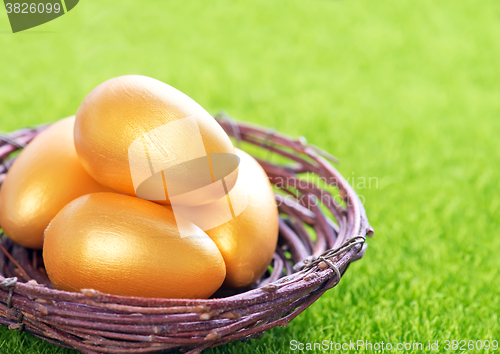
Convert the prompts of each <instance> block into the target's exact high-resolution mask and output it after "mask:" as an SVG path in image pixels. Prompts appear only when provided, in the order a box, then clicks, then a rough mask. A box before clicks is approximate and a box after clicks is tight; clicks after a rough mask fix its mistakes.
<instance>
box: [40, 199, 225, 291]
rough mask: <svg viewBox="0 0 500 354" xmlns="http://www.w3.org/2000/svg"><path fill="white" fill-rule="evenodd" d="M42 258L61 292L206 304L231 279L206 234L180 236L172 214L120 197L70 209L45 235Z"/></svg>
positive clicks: (87, 201) (75, 203) (73, 204)
mask: <svg viewBox="0 0 500 354" xmlns="http://www.w3.org/2000/svg"><path fill="white" fill-rule="evenodd" d="M43 259H44V263H45V268H46V270H47V274H48V276H49V278H50V280H51V282H52V284H53V285H54V286H55V287H56V288H57V289H60V290H66V291H80V290H81V289H95V290H98V291H101V292H104V293H109V294H115V295H124V296H141V297H159V298H208V297H209V296H210V295H212V294H213V293H214V292H215V291H216V290H217V289H218V288H219V287H220V285H221V284H222V282H223V281H224V277H225V274H226V269H225V265H224V260H223V259H222V256H221V254H220V252H219V250H218V249H217V246H216V245H215V243H214V242H213V241H212V240H211V239H210V238H209V237H208V236H207V234H206V233H204V232H203V231H202V230H201V229H200V228H198V227H196V226H195V225H194V224H191V230H190V234H189V235H188V236H184V237H182V236H181V235H180V234H179V231H178V229H177V225H176V219H175V218H174V214H173V213H172V211H171V210H170V209H168V208H167V207H163V206H161V205H158V204H155V203H153V202H149V201H146V200H142V199H139V198H136V197H131V196H127V195H122V194H116V193H94V194H89V195H85V196H82V197H80V198H78V199H75V200H74V201H72V202H71V203H69V204H68V205H67V206H65V207H64V208H63V209H62V210H61V211H60V212H59V213H58V214H57V215H56V217H55V218H54V219H53V220H52V222H51V223H50V225H49V227H48V228H47V229H46V230H45V242H44V245H43Z"/></svg>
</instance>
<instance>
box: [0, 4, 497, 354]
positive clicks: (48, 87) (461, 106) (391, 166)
mask: <svg viewBox="0 0 500 354" xmlns="http://www.w3.org/2000/svg"><path fill="white" fill-rule="evenodd" d="M2 11H3V10H2ZM499 58H500V2H498V1H496V0H486V1H481V2H480V3H479V2H478V1H472V0H461V1H451V0H449V1H444V0H443V1H431V0H421V1H418V2H417V1H406V0H397V1H396V0H388V1H382V2H380V1H366V0H365V1H361V0H342V1H337V0H301V1H297V0H286V1H285V0H276V1H269V0H267V1H266V0H257V1H252V2H248V1H247V2H245V1H239V0H237V1H222V0H212V1H203V0H192V1H179V0H168V1H167V0H163V1H153V0H150V1H144V2H141V1H119V2H118V1H109V0H101V1H97V0H94V1H90V0H83V1H81V2H80V4H79V5H78V6H77V7H76V8H75V9H74V10H72V11H71V12H69V13H68V14H66V15H64V16H62V17H61V18H59V19H56V20H54V21H52V22H50V23H47V24H45V25H42V26H40V27H36V28H34V29H31V30H28V31H25V32H21V33H18V34H12V33H11V31H10V26H9V23H8V19H7V15H6V14H5V13H4V14H2V15H0V130H2V131H11V130H14V129H17V128H20V127H24V126H30V125H35V124H39V123H42V122H48V121H54V120H56V119H59V118H61V117H64V116H68V115H72V114H74V113H75V111H76V110H77V108H78V106H79V103H80V102H81V101H82V100H83V98H84V97H85V96H86V95H87V93H88V92H89V91H90V90H92V88H94V87H95V86H96V85H98V84H99V83H101V82H102V81H104V80H106V79H109V78H111V77H114V76H118V75H123V74H143V75H148V76H152V77H154V78H156V79H159V80H162V81H164V82H166V83H168V84H170V85H172V86H174V87H176V88H178V89H180V90H181V91H183V92H184V93H186V94H188V95H189V96H191V97H192V98H193V99H195V100H196V101H197V102H198V103H200V104H201V105H202V106H203V107H205V108H206V109H207V110H208V111H209V112H211V113H215V112H217V111H219V110H220V109H225V110H226V111H227V112H228V113H229V114H230V115H232V116H234V117H236V118H237V119H241V120H245V121H250V122H254V123H258V124H261V125H265V126H270V127H275V128H276V129H278V130H280V131H283V132H286V133H288V134H290V135H294V136H299V135H303V136H305V137H306V138H307V139H308V141H309V142H311V143H314V144H316V145H318V146H320V147H322V148H324V149H326V150H328V151H330V152H331V153H333V154H334V155H336V156H338V157H339V158H340V159H341V164H340V165H339V167H338V168H339V170H340V171H341V172H342V173H343V174H344V175H345V176H346V177H350V178H351V181H352V180H354V181H358V180H359V178H370V177H373V178H376V179H377V181H378V184H377V185H375V184H374V183H372V186H371V188H362V186H361V187H360V186H356V185H355V186H354V187H355V188H357V191H358V193H359V194H361V195H362V196H363V197H364V198H365V199H366V204H365V206H366V208H367V212H368V216H369V219H370V222H371V223H372V225H373V226H374V227H375V231H376V233H375V237H374V238H373V239H371V240H369V247H368V251H367V253H366V255H365V257H364V258H363V260H362V261H360V262H357V263H355V264H353V265H352V267H351V268H350V269H349V271H348V272H347V274H346V276H345V277H344V278H343V280H342V282H341V283H340V285H339V286H338V287H336V288H335V289H333V290H330V291H328V292H327V293H326V294H325V295H324V296H323V297H322V298H321V299H320V300H319V301H318V302H316V303H315V304H314V305H313V306H312V307H311V308H309V309H308V310H307V311H306V312H305V313H303V314H302V315H300V316H299V317H298V318H297V319H295V320H294V321H292V322H291V323H290V325H289V326H288V327H287V328H276V329H273V330H270V331H268V332H267V333H266V334H265V335H264V337H263V338H261V339H259V340H251V341H250V342H248V343H245V344H243V343H236V344H230V345H226V346H223V347H220V348H217V349H214V350H208V351H207V353H249V354H250V353H289V352H290V351H291V350H290V341H291V340H297V341H299V342H304V343H305V342H315V341H322V340H325V339H326V340H329V341H334V342H349V340H353V341H355V340H366V341H371V342H373V343H376V342H381V341H384V342H385V343H387V342H393V343H396V342H415V341H416V342H423V343H427V342H428V341H429V340H430V341H431V342H435V341H436V340H438V341H439V343H440V351H441V352H442V351H444V350H443V347H444V343H443V342H444V341H445V340H487V339H488V340H493V339H496V340H500V325H499V316H498V314H499V311H500V296H499V295H500V290H499V279H500V276H499V268H500V257H499V256H498V255H499V251H500V239H499V237H497V235H496V230H497V227H499V226H500V218H499V215H500V198H499V197H498V195H497V194H498V186H497V183H498V182H497V181H498V180H499V179H500V168H499V167H498V163H499V160H500V142H499V141H500V139H499V135H500V66H499V64H498V63H499ZM352 178H354V179H352ZM355 184H356V183H355ZM0 336H1V338H0V352H1V353H14V354H16V353H23V354H24V353H69V352H71V351H66V350H62V349H58V348H57V347H55V346H52V345H49V344H46V343H44V342H42V341H41V340H37V339H35V338H34V337H32V336H29V335H26V334H18V333H17V332H15V331H9V330H7V329H5V328H2V329H1V330H0ZM407 352H408V351H407ZM448 352H455V351H453V350H451V351H448ZM475 352H477V351H475ZM490 352H491V351H490Z"/></svg>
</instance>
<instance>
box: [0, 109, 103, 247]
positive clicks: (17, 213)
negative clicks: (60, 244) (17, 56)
mask: <svg viewBox="0 0 500 354" xmlns="http://www.w3.org/2000/svg"><path fill="white" fill-rule="evenodd" d="M74 123H75V117H69V118H65V119H62V120H60V121H58V122H56V123H54V124H52V125H51V126H50V127H49V128H47V129H46V130H45V131H43V132H41V133H40V134H39V135H38V136H37V137H35V139H33V141H32V142H31V143H29V144H28V146H26V148H24V150H23V151H22V152H21V153H20V154H19V156H18V157H17V159H16V160H15V161H14V164H13V165H12V167H11V168H10V170H9V172H8V173H7V176H6V178H5V181H4V182H3V185H2V188H1V190H0V225H1V227H2V229H3V231H4V232H5V234H6V235H7V236H8V237H9V238H10V239H11V240H12V241H14V242H16V243H17V244H19V245H21V246H24V247H30V248H39V249H41V248H42V243H43V230H45V228H46V227H47V225H48V224H49V222H50V220H52V218H53V217H54V216H55V215H56V214H57V213H58V212H59V210H61V209H62V208H63V207H64V206H65V205H66V204H68V203H69V202H70V201H72V200H73V199H75V198H78V197H80V196H82V195H84V194H88V193H93V192H104V191H109V190H110V189H109V188H106V187H104V186H102V185H100V184H98V183H97V182H96V181H95V180H94V179H92V177H90V175H89V174H88V173H87V172H86V171H85V170H84V169H83V167H82V165H81V163H80V161H79V160H78V157H77V156H76V152H75V146H74V143H73V127H74Z"/></svg>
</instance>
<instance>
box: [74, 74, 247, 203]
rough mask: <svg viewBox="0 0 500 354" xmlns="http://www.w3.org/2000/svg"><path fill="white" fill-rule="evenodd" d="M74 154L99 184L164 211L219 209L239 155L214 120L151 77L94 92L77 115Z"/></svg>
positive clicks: (108, 84) (121, 80) (123, 80)
mask: <svg viewBox="0 0 500 354" xmlns="http://www.w3.org/2000/svg"><path fill="white" fill-rule="evenodd" d="M75 146H76V151H77V154H78V156H79V157H80V160H81V161H82V164H83V166H84V168H85V169H86V170H87V171H88V172H89V174H90V175H91V176H92V177H93V178H94V179H96V180H97V181H98V182H100V183H101V184H103V185H105V186H108V187H110V188H113V189H115V190H117V191H120V192H123V193H125V194H128V195H132V196H137V197H140V198H142V199H145V200H152V201H156V202H159V203H162V204H177V205H201V204H206V203H209V202H211V201H215V200H217V199H220V198H221V197H223V196H224V195H225V194H226V192H227V191H229V190H231V189H232V188H233V186H234V184H235V183H236V179H237V175H238V169H237V165H238V164H237V159H236V156H235V154H234V147H233V145H232V143H231V141H230V139H229V137H228V136H227V134H226V133H225V132H224V130H223V129H222V128H221V127H220V126H219V124H218V123H217V122H216V121H215V119H214V118H213V117H212V116H211V115H210V114H209V113H207V112H206V111H205V110H204V109H203V108H202V107H201V106H200V105H199V104H197V103H196V102H195V101H193V100H192V99H191V98H189V97H188V96H186V95H185V94H183V93H182V92H180V91H178V90H177V89H175V88H173V87H171V86H169V85H167V84H165V83H163V82H161V81H158V80H155V79H152V78H149V77H145V76H139V75H128V76H120V77H116V78H114V79H111V80H108V81H106V82H104V83H102V84H100V85H99V86H97V87H96V88H95V89H94V90H93V91H92V92H90V93H89V95H88V96H87V97H86V98H85V100H84V101H83V102H82V104H81V106H80V108H79V109H78V113H77V115H76V124H75Z"/></svg>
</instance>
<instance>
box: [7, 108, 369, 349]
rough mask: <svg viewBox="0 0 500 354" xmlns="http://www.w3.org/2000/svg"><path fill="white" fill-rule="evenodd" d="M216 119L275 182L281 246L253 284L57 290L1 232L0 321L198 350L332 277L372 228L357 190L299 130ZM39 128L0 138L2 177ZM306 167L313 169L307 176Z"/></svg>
mask: <svg viewBox="0 0 500 354" xmlns="http://www.w3.org/2000/svg"><path fill="white" fill-rule="evenodd" d="M216 119H217V120H218V122H219V123H220V125H221V126H222V127H223V128H224V130H225V131H226V132H227V133H228V134H229V135H230V136H231V137H233V138H234V139H235V142H236V144H237V145H240V144H242V143H243V144H248V143H249V144H251V145H253V146H254V148H252V149H253V150H255V149H261V150H264V152H265V150H267V152H266V153H265V154H264V155H266V156H267V158H266V159H259V162H260V164H261V165H262V166H263V167H264V169H265V170H266V172H267V174H268V176H269V178H270V180H271V182H272V183H274V184H275V186H276V187H277V188H278V189H279V190H278V192H277V193H276V200H277V202H278V205H279V210H280V221H279V225H280V234H279V241H278V247H277V249H276V252H275V254H274V258H273V260H272V262H271V267H270V270H269V271H268V272H266V274H264V276H263V277H262V278H261V279H260V280H259V282H258V284H255V286H253V287H252V288H249V289H245V290H243V291H240V292H234V293H232V294H230V293H223V292H219V293H216V294H215V295H214V296H213V297H212V298H211V299H208V300H189V299H150V298H133V297H123V296H113V295H107V294H102V293H99V292H97V291H94V290H82V292H81V293H71V292H64V291H58V290H55V289H54V288H53V286H52V285H51V283H50V281H49V279H48V278H47V275H46V273H45V271H44V268H43V260H42V257H41V252H39V251H33V250H30V249H25V248H23V247H20V246H17V245H15V244H13V243H12V242H11V241H10V240H9V239H8V238H6V237H5V236H4V237H3V238H2V242H1V247H0V248H1V250H2V251H1V252H0V273H1V274H0V301H1V302H0V324H2V325H5V326H8V327H9V328H10V329H17V330H20V331H22V330H24V331H26V332H29V333H32V334H33V335H35V336H37V337H40V338H42V339H44V340H46V341H48V342H51V343H54V344H57V345H60V346H63V347H67V348H73V349H77V350H79V351H81V352H83V353H150V352H156V351H163V350H169V349H170V350H181V351H183V352H189V353H198V352H200V351H202V350H203V349H205V348H208V347H215V346H218V345H222V344H225V343H228V342H233V341H245V340H248V339H249V338H257V337H260V336H261V335H262V334H263V333H264V332H265V331H266V330H268V329H269V328H272V327H276V326H286V325H287V324H288V322H290V321H291V320H292V319H293V318H295V317H296V316H297V315H298V314H300V313H301V312H302V311H304V310H305V309H306V308H307V307H308V306H310V305H311V304H312V303H313V302H314V301H316V300H317V299H318V298H319V297H320V296H321V295H322V294H323V293H324V292H325V291H327V290H328V289H330V288H332V287H334V286H335V285H337V284H338V282H339V281H340V278H341V276H342V275H343V274H344V272H345V271H346V269H347V267H348V266H349V264H350V263H351V262H353V261H355V260H357V259H359V258H361V256H362V254H363V253H364V251H365V246H366V245H365V237H366V236H371V235H372V234H373V229H372V228H371V227H370V225H369V223H368V219H367V217H366V214H365V210H364V207H363V205H362V203H361V201H360V199H359V197H358V195H357V194H356V193H355V192H354V190H353V189H352V188H351V186H349V184H348V183H347V181H346V180H345V179H344V178H343V177H342V176H341V175H340V174H339V172H338V171H337V170H336V169H335V168H334V167H333V166H332V165H331V164H330V162H329V161H328V160H330V161H335V158H334V157H333V156H331V155H329V154H327V153H325V152H324V151H322V150H320V149H318V148H316V147H314V146H311V145H307V143H306V142H305V139H303V138H300V139H292V138H290V137H288V136H285V135H283V134H280V133H278V132H276V131H274V130H269V129H264V128H260V127H256V126H250V125H247V124H243V123H241V122H237V121H235V120H233V119H231V118H229V117H227V116H226V115H224V114H221V115H219V116H217V117H216ZM43 129H44V127H38V128H35V129H22V130H18V131H16V132H13V133H11V134H9V135H4V136H0V140H1V142H0V161H1V162H2V164H1V165H0V183H1V182H3V180H4V178H5V174H6V172H7V170H8V169H9V167H10V165H11V163H12V159H10V160H9V156H10V154H11V153H12V152H14V151H16V150H19V149H21V148H22V147H24V146H25V145H26V144H27V143H29V142H30V141H31V139H33V138H34V137H35V136H36V135H37V134H38V133H39V132H40V131H41V130H43ZM255 147H257V148H255ZM277 155H280V156H279V157H278V156H277ZM270 160H280V163H272V162H270ZM283 161H288V163H283ZM307 174H309V175H307ZM312 174H314V176H316V177H315V178H310V177H311V176H312ZM304 176H307V177H308V178H304ZM318 181H323V182H325V181H326V182H327V184H328V185H330V186H332V185H333V186H335V187H336V188H330V187H324V186H321V185H320V184H319V183H317V182H318ZM280 191H281V193H280ZM332 192H333V194H332ZM337 193H338V195H337Z"/></svg>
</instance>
